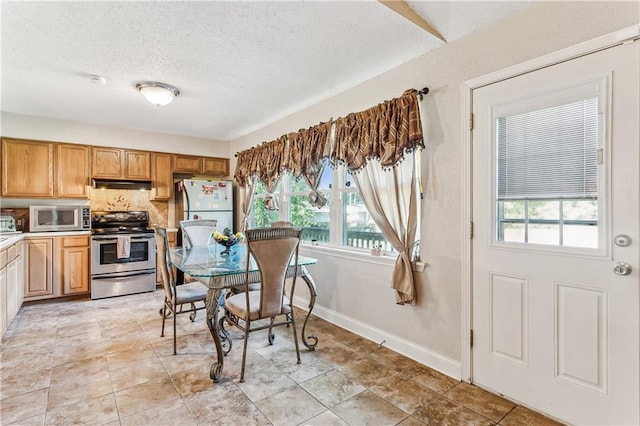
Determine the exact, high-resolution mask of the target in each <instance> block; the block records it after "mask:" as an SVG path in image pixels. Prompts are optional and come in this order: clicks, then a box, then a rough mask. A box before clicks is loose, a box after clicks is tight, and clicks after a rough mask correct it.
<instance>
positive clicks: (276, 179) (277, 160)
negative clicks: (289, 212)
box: [254, 136, 289, 210]
mask: <svg viewBox="0 0 640 426" xmlns="http://www.w3.org/2000/svg"><path fill="white" fill-rule="evenodd" d="M288 158H289V156H288V152H287V137H286V136H281V137H280V138H279V139H276V140H274V141H271V142H267V143H265V144H263V145H262V146H260V147H259V152H258V155H257V156H255V158H254V161H255V163H256V164H255V170H258V174H257V177H258V179H260V181H262V183H263V184H264V187H265V190H266V191H267V195H266V196H265V198H264V206H265V208H266V209H267V210H278V204H277V201H276V200H277V199H276V197H274V196H273V193H274V192H275V191H276V188H277V187H278V184H279V183H280V179H282V174H283V173H284V172H285V171H286V169H287V168H288V167H289V165H288Z"/></svg>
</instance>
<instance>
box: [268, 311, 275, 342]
mask: <svg viewBox="0 0 640 426" xmlns="http://www.w3.org/2000/svg"><path fill="white" fill-rule="evenodd" d="M275 321H276V317H271V321H270V322H269V334H267V340H268V341H269V344H270V345H273V341H274V340H275V338H276V336H275V334H273V333H272V332H271V331H272V330H273V323H274V322H275Z"/></svg>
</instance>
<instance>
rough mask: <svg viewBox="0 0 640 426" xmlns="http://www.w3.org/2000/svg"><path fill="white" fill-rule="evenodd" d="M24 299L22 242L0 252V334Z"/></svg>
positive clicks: (5, 328)
mask: <svg viewBox="0 0 640 426" xmlns="http://www.w3.org/2000/svg"><path fill="white" fill-rule="evenodd" d="M23 299H24V255H23V242H22V241H19V242H17V243H16V244H14V245H12V246H10V247H7V248H5V249H3V250H2V252H0V332H1V333H0V334H1V335H4V333H5V331H6V330H7V328H8V327H9V324H11V321H12V320H13V319H14V318H15V316H16V315H17V313H18V310H20V306H22V302H23Z"/></svg>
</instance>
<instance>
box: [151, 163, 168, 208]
mask: <svg viewBox="0 0 640 426" xmlns="http://www.w3.org/2000/svg"><path fill="white" fill-rule="evenodd" d="M151 176H152V177H151V180H152V181H153V192H152V193H151V197H152V199H153V200H170V199H171V196H172V194H173V172H172V170H171V154H165V153H162V152H154V153H153V154H152V155H151Z"/></svg>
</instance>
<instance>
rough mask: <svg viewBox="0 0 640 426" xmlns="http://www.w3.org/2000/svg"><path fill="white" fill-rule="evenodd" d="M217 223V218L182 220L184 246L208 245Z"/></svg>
mask: <svg viewBox="0 0 640 426" xmlns="http://www.w3.org/2000/svg"><path fill="white" fill-rule="evenodd" d="M217 225H218V221H217V220H215V219H199V220H183V221H181V222H180V229H181V230H182V246H183V247H186V248H191V247H194V246H206V245H207V244H209V239H210V238H211V235H212V234H213V231H214V230H215V229H216V226H217Z"/></svg>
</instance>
